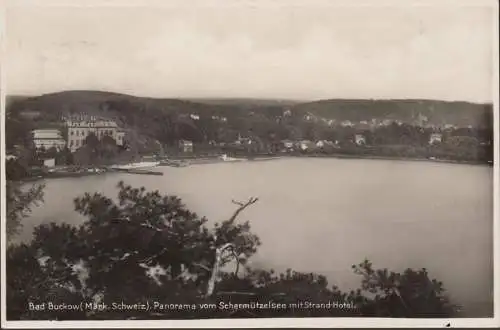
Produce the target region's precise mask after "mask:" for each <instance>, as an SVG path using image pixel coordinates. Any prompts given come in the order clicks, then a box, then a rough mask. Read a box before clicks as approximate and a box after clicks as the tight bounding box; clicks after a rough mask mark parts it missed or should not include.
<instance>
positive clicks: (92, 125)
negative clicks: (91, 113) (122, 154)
mask: <svg viewBox="0 0 500 330" xmlns="http://www.w3.org/2000/svg"><path fill="white" fill-rule="evenodd" d="M66 126H67V127H68V147H69V149H70V150H71V152H74V151H76V150H78V149H79V148H80V147H82V146H83V145H84V144H85V139H86V138H87V137H88V136H89V135H90V134H91V133H92V134H95V136H96V137H97V138H98V139H99V140H100V139H102V138H103V137H105V136H110V137H112V138H113V139H114V140H115V141H116V144H117V145H123V143H124V140H123V139H124V137H125V133H124V132H123V131H121V130H120V129H119V127H118V125H117V124H116V123H115V122H114V121H113V120H108V119H97V118H96V117H89V118H88V119H83V120H72V119H70V120H67V121H66Z"/></svg>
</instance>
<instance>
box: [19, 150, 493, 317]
mask: <svg viewBox="0 0 500 330" xmlns="http://www.w3.org/2000/svg"><path fill="white" fill-rule="evenodd" d="M160 169H161V170H163V171H164V172H165V175H164V176H163V177H157V176H141V175H127V174H109V175H105V176H99V177H85V178H78V179H57V180H52V181H50V182H48V184H47V188H46V194H45V204H44V205H43V206H41V207H39V208H37V209H35V211H34V213H33V215H32V217H31V218H29V219H27V221H26V223H25V227H24V232H23V234H22V236H21V238H22V239H24V240H26V239H29V237H30V236H31V232H32V229H33V227H34V226H35V225H37V224H40V223H42V222H48V221H66V222H71V223H75V224H77V223H79V222H80V221H82V217H81V216H79V215H78V214H76V213H75V212H74V211H73V204H72V201H73V198H74V197H76V196H79V195H82V194H83V193H84V192H101V193H104V194H106V195H108V196H110V197H111V196H115V195H116V184H117V183H118V181H119V180H124V181H125V182H126V183H128V184H131V185H134V186H145V187H146V188H148V189H158V190H160V191H162V192H166V193H170V194H176V195H178V196H180V197H181V198H182V199H183V200H184V201H185V203H186V204H187V205H188V206H189V207H190V208H191V209H192V210H194V211H196V212H197V213H199V214H200V215H205V216H207V217H208V218H209V220H211V221H218V220H222V219H225V218H227V217H228V216H230V215H231V213H232V211H233V210H234V206H235V205H234V204H232V203H231V200H232V199H235V200H246V199H248V198H249V197H253V196H256V197H259V199H260V200H259V202H258V203H257V204H255V205H253V206H252V207H251V208H248V209H247V210H246V211H245V212H244V213H243V214H242V215H241V217H240V221H245V220H250V221H251V225H252V229H253V231H255V232H256V233H257V234H258V235H259V236H260V238H261V240H262V242H263V244H262V246H261V247H260V249H259V252H258V254H257V255H256V256H255V257H254V258H253V259H254V260H253V263H254V266H262V267H266V268H274V269H276V270H284V269H286V268H288V267H290V268H293V269H295V270H298V271H315V272H318V273H323V274H324V275H327V277H328V279H329V281H330V283H332V284H336V285H338V286H339V287H340V288H342V289H349V288H352V287H357V286H358V285H359V278H358V277H357V276H356V275H354V274H352V272H351V269H350V266H351V265H352V264H353V263H358V262H360V261H362V260H363V259H364V258H368V259H370V260H371V261H373V263H374V265H375V266H376V267H387V268H390V269H393V270H398V271H401V270H403V269H404V268H406V267H411V268H421V267H426V268H427V269H428V270H429V272H430V274H431V276H432V277H436V278H438V279H440V280H442V281H443V282H444V285H445V288H447V289H448V291H450V294H451V295H452V299H454V300H455V301H456V302H458V303H461V304H463V305H464V307H465V308H466V310H467V311H468V312H469V313H470V315H471V316H472V315H474V316H476V315H477V316H481V315H484V314H485V312H486V313H491V311H492V290H493V262H492V255H493V240H492V228H493V201H492V180H493V170H492V168H490V167H482V166H470V165H455V164H441V163H425V162H405V161H385V160H355V159H282V160H275V161H267V162H245V163H232V164H228V163H220V164H211V165H197V166H196V165H195V166H189V167H183V168H170V167H162V168H160Z"/></svg>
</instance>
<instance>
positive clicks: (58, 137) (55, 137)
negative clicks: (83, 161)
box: [31, 129, 66, 150]
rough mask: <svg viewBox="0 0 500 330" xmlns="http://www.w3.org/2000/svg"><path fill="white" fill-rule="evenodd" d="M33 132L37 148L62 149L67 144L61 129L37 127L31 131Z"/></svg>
mask: <svg viewBox="0 0 500 330" xmlns="http://www.w3.org/2000/svg"><path fill="white" fill-rule="evenodd" d="M31 134H32V136H33V143H34V144H35V148H37V149H45V150H48V149H50V148H56V149H57V150H62V149H64V147H65V146H66V140H64V138H63V136H62V133H61V131H60V130H58V129H35V130H33V131H31Z"/></svg>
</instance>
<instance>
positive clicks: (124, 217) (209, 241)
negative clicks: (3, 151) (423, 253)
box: [6, 160, 460, 320]
mask: <svg viewBox="0 0 500 330" xmlns="http://www.w3.org/2000/svg"><path fill="white" fill-rule="evenodd" d="M13 162H14V163H15V162H16V161H15V160H13ZM16 167H17V171H14V170H12V169H13V168H16ZM10 168H11V170H10V171H9V172H8V173H7V186H8V189H7V190H6V192H7V222H6V224H7V234H8V235H7V238H8V241H9V244H8V247H7V260H6V263H7V268H6V269H7V273H6V275H7V279H6V286H7V287H6V292H7V319H8V320H47V319H49V320H89V319H95V320H100V319H176V318H178V319H196V318H233V317H325V316H329V317H353V316H355V317H356V316H359V317H413V318H415V317H423V318H448V317H453V316H458V315H460V310H459V308H458V306H456V305H455V304H453V303H451V302H450V301H449V299H448V297H447V294H446V292H445V289H444V287H443V283H441V282H439V281H437V280H435V279H432V277H430V274H429V272H428V271H427V270H426V269H418V270H413V269H406V270H404V271H403V272H394V271H390V270H388V269H376V268H375V267H374V266H373V265H372V263H371V262H370V261H368V260H364V261H362V262H361V263H359V264H356V265H353V267H352V270H353V272H354V273H355V274H358V275H359V276H360V280H361V285H360V287H359V288H358V289H355V290H352V291H348V292H344V291H342V290H340V289H339V288H338V287H336V286H334V285H333V286H332V285H331V284H329V283H328V282H327V280H326V278H325V277H324V276H322V275H321V274H316V273H314V272H298V271H293V270H288V271H286V272H284V273H277V272H275V271H273V270H271V269H260V268H258V269H257V268H252V267H251V262H249V261H251V258H252V256H253V255H254V254H255V253H256V252H257V250H258V248H259V246H260V245H261V240H260V239H259V237H258V236H257V235H256V234H255V233H253V232H252V230H251V223H250V222H248V221H247V222H241V221H239V215H240V214H241V213H242V212H244V211H245V210H246V209H247V208H249V207H258V205H259V200H258V198H250V199H248V200H246V201H232V203H233V204H234V205H235V211H234V213H233V214H232V215H231V216H230V217H228V219H226V220H222V221H219V222H217V223H216V224H215V225H213V226H208V225H207V219H206V218H205V217H203V216H200V215H198V214H196V213H194V212H192V211H190V210H189V208H188V207H187V206H186V205H185V204H184V203H183V202H182V200H181V199H179V198H178V197H176V196H175V195H164V194H161V193H160V192H159V191H146V189H145V188H134V187H131V186H129V185H126V184H125V183H123V182H120V183H119V184H118V186H117V188H118V194H117V198H113V199H112V198H110V197H107V196H104V195H102V194H100V193H92V192H88V193H85V194H83V195H81V196H75V197H76V198H75V200H74V206H75V210H76V211H77V212H79V213H80V214H81V215H83V216H84V217H85V221H84V222H83V223H82V224H81V225H78V226H72V225H69V224H66V223H55V222H52V223H45V224H42V225H39V226H37V227H36V228H35V229H34V232H33V239H32V240H30V241H28V242H24V243H21V242H19V241H16V238H17V236H16V235H18V234H19V233H20V231H21V230H22V226H23V220H24V219H25V218H26V217H27V216H29V214H30V212H31V209H32V208H33V207H35V206H36V205H37V204H39V203H43V190H44V186H43V185H39V184H34V185H31V186H29V185H28V186H24V187H21V183H20V181H18V179H19V178H20V177H22V172H23V171H22V165H20V164H11V166H10ZM19 173H21V174H19ZM27 188H29V189H27ZM276 230H277V231H279V228H277V229H276ZM353 239H355V238H353ZM263 243H264V244H272V242H263ZM325 258H328V253H326V254H325ZM146 301H148V302H150V303H151V304H152V303H153V302H154V301H157V302H161V303H162V304H180V305H182V306H184V308H181V309H178V308H177V309H175V308H173V309H169V308H164V309H161V308H156V309H150V310H148V311H145V310H134V309H127V308H125V309H123V308H124V307H123V306H122V307H123V308H122V309H120V307H119V306H118V307H116V305H113V303H120V302H123V303H125V304H129V305H133V304H136V303H141V302H142V303H146ZM228 301H231V302H232V303H233V304H252V303H257V302H258V303H267V302H268V301H273V302H274V303H277V304H278V303H279V304H283V306H288V307H287V308H281V309H252V308H242V309H234V308H229V309H222V308H218V309H206V310H200V309H199V308H198V309H193V308H190V307H189V306H199V305H198V304H202V303H210V304H219V303H221V302H226V303H227V302H228ZM300 301H302V302H304V301H308V302H311V303H314V304H327V303H329V302H330V303H331V302H338V303H339V304H340V305H342V306H343V307H340V308H330V309H328V308H299V307H295V308H292V307H291V306H293V305H292V304H296V303H298V302H300ZM47 302H51V303H52V304H53V305H59V304H65V305H66V306H68V305H74V306H76V305H78V306H80V303H82V302H84V303H88V304H91V305H93V306H97V304H106V305H108V306H109V307H110V308H108V309H106V310H101V311H99V310H97V309H94V308H90V307H89V308H84V309H79V308H78V309H72V310H67V309H63V310H50V309H48V308H47V306H45V309H41V308H38V309H36V308H34V307H33V306H41V305H42V304H43V303H47ZM30 303H31V304H32V305H31V307H32V308H30V305H29V304H30ZM84 306H87V305H86V304H84ZM101 306H102V305H101ZM113 306H115V307H116V308H114V307H113ZM186 306H187V307H186Z"/></svg>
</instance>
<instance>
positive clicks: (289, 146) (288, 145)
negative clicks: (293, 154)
mask: <svg viewBox="0 0 500 330" xmlns="http://www.w3.org/2000/svg"><path fill="white" fill-rule="evenodd" d="M281 143H282V145H283V147H284V148H285V149H293V141H291V140H282V141H281Z"/></svg>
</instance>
